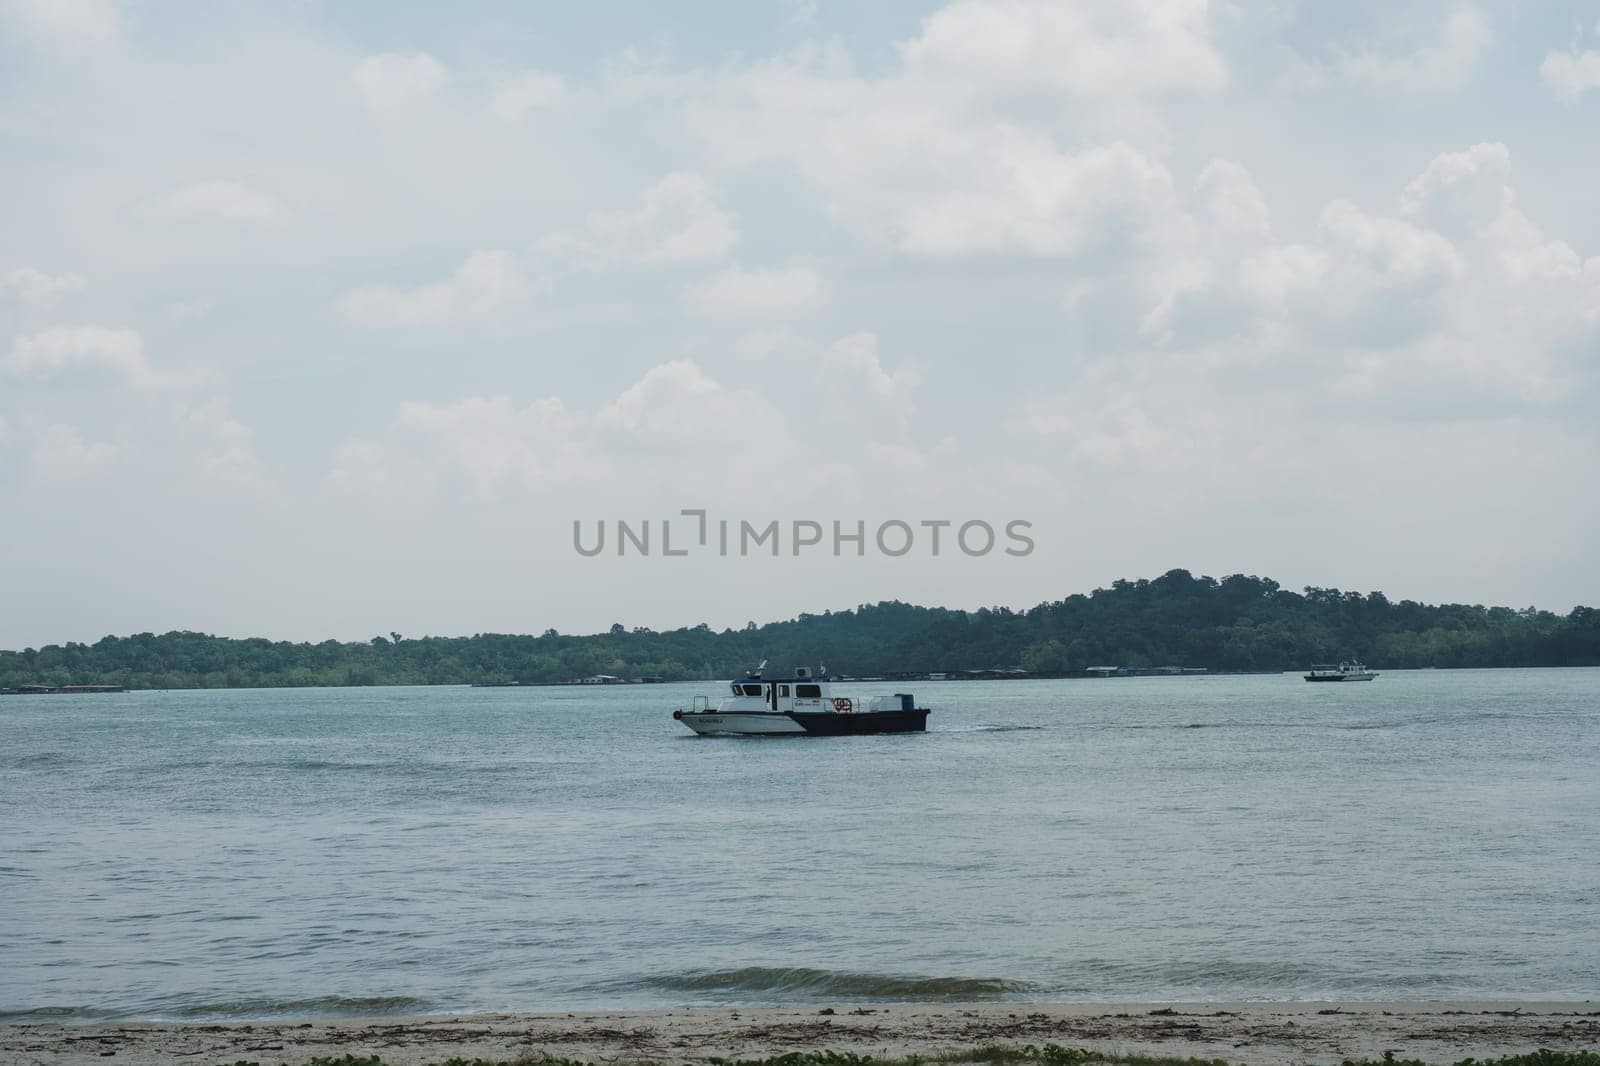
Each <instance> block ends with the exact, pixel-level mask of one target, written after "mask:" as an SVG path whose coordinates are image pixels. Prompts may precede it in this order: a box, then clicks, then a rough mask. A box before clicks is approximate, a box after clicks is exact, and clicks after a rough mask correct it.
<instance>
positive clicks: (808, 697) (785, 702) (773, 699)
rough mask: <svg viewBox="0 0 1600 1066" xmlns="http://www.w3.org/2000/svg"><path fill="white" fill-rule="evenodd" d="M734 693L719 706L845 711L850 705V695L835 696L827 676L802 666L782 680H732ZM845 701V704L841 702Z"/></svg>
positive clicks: (722, 708) (726, 708)
mask: <svg viewBox="0 0 1600 1066" xmlns="http://www.w3.org/2000/svg"><path fill="white" fill-rule="evenodd" d="M728 687H729V688H730V689H731V690H732V694H731V695H730V696H728V697H725V698H724V699H723V700H722V702H721V704H720V705H718V707H717V709H718V710H719V711H721V712H723V713H725V714H729V713H737V712H739V711H746V712H748V711H776V712H778V713H780V714H786V713H788V712H791V711H846V710H850V709H851V703H852V701H851V700H850V699H849V698H848V697H839V698H835V697H834V695H833V693H832V692H831V690H830V687H829V684H828V679H827V678H826V677H813V676H812V674H811V671H810V670H808V669H807V668H805V667H803V666H802V667H800V668H798V669H797V670H795V672H794V677H792V678H786V679H784V680H782V681H775V680H774V681H769V680H766V679H764V678H762V677H761V676H760V675H753V676H750V677H746V678H744V679H743V680H740V681H732V682H729V686H728ZM841 705H842V706H841Z"/></svg>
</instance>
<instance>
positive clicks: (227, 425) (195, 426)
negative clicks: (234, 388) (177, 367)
mask: <svg viewBox="0 0 1600 1066" xmlns="http://www.w3.org/2000/svg"><path fill="white" fill-rule="evenodd" d="M178 417H179V420H180V422H181V423H182V424H183V426H185V427H186V428H187V429H188V430H190V431H191V434H192V436H193V438H194V442H195V447H196V448H197V450H198V452H199V455H198V459H199V467H200V471H201V473H202V474H204V475H205V476H206V477H209V478H213V479H215V480H217V481H220V482H223V483H224V484H227V485H231V486H233V487H235V488H241V489H249V490H252V491H256V492H261V493H265V492H268V491H271V486H270V485H269V484H268V481H267V475H266V468H265V466H264V465H263V464H262V462H261V459H260V457H259V456H258V455H257V454H256V451H255V443H254V440H255V433H254V432H253V431H252V430H251V429H250V427H249V426H246V425H245V424H244V423H242V422H240V421H238V420H237V419H235V418H234V417H232V416H231V415H230V414H229V413H228V401H227V399H226V398H225V397H221V396H214V397H212V398H211V399H209V400H206V401H204V402H202V403H199V404H194V405H185V406H180V407H179V409H178Z"/></svg>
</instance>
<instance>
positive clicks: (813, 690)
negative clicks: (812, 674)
mask: <svg viewBox="0 0 1600 1066" xmlns="http://www.w3.org/2000/svg"><path fill="white" fill-rule="evenodd" d="M794 694H795V695H796V696H799V697H800V698H801V699H813V700H817V699H821V698H822V686H821V685H796V686H795V687H794Z"/></svg>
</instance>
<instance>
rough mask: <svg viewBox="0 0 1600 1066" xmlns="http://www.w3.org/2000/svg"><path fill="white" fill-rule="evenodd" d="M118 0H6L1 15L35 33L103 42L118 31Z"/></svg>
mask: <svg viewBox="0 0 1600 1066" xmlns="http://www.w3.org/2000/svg"><path fill="white" fill-rule="evenodd" d="M121 6H122V5H121V4H120V3H119V2H118V0H5V2H4V4H3V5H0V16H3V19H4V21H5V22H8V23H10V24H12V25H15V26H17V27H19V28H20V29H22V30H24V31H25V32H28V33H30V34H32V35H35V36H37V37H41V38H47V39H48V38H53V39H57V40H78V41H86V42H91V43H96V44H101V43H104V42H106V41H109V40H111V39H112V38H113V37H115V36H116V34H117V23H118V15H119V11H120V9H121Z"/></svg>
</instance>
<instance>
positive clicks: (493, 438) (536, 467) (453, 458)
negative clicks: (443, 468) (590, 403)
mask: <svg viewBox="0 0 1600 1066" xmlns="http://www.w3.org/2000/svg"><path fill="white" fill-rule="evenodd" d="M398 425H399V426H400V427H402V428H403V429H406V430H410V431H413V432H415V433H418V434H421V435H422V436H424V437H425V438H427V439H428V440H429V441H431V442H433V445H432V446H433V447H436V448H438V449H442V451H441V452H440V453H439V454H441V455H442V456H443V457H445V458H446V459H447V460H448V462H449V463H450V464H451V466H452V468H453V469H454V470H456V471H458V472H459V473H461V474H462V475H464V476H465V477H466V478H467V479H468V481H469V482H470V483H471V485H472V487H473V489H474V491H475V492H477V493H479V494H480V495H483V494H488V493H490V492H492V491H494V490H495V489H496V488H498V487H500V486H501V485H502V484H503V483H505V482H507V481H510V482H514V483H518V484H522V485H533V484H536V483H538V482H539V481H541V480H543V479H544V478H546V477H547V476H560V475H561V474H562V473H563V471H567V472H571V469H572V468H571V466H570V465H568V464H566V463H561V462H557V463H554V464H552V465H551V466H549V467H548V468H547V466H546V464H545V462H543V461H541V459H540V454H541V453H542V452H547V453H549V457H550V458H556V459H562V458H567V459H570V458H571V455H570V451H571V449H573V448H574V447H575V441H574V440H573V437H572V434H573V432H574V431H575V430H576V428H577V424H576V421H575V420H574V419H573V418H572V417H571V416H569V415H568V414H567V411H566V408H565V407H564V406H563V405H562V403H561V401H560V400H556V399H547V400H537V401H535V402H533V403H531V404H529V405H527V406H526V407H524V408H520V409H519V408H517V407H515V406H514V405H513V404H512V402H511V400H510V399H509V398H508V397H505V396H491V397H483V396H476V397H469V398H468V399H465V400H461V401H459V402H456V403H452V404H437V405H435V404H427V403H416V402H413V403H407V404H405V405H403V406H402V407H401V409H400V416H399V419H398Z"/></svg>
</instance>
